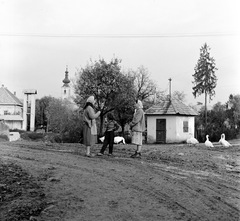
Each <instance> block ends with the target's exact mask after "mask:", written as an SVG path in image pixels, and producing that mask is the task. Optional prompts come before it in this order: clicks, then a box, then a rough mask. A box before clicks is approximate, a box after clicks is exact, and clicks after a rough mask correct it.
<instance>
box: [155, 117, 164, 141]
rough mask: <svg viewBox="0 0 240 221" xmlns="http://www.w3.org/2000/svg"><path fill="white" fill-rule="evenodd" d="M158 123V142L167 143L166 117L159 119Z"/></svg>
mask: <svg viewBox="0 0 240 221" xmlns="http://www.w3.org/2000/svg"><path fill="white" fill-rule="evenodd" d="M156 124H157V125H156V128H157V129H156V143H166V119H157V120H156Z"/></svg>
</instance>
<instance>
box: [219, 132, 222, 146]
mask: <svg viewBox="0 0 240 221" xmlns="http://www.w3.org/2000/svg"><path fill="white" fill-rule="evenodd" d="M222 140H223V134H221V139H220V140H219V141H218V143H220V144H222ZM222 145H223V144H222Z"/></svg>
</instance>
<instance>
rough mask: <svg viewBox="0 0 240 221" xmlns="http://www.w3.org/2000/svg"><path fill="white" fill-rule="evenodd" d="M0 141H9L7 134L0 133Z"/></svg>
mask: <svg viewBox="0 0 240 221" xmlns="http://www.w3.org/2000/svg"><path fill="white" fill-rule="evenodd" d="M0 141H9V138H8V136H7V135H5V134H1V135H0Z"/></svg>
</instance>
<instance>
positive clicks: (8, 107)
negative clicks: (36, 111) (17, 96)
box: [0, 105, 22, 116]
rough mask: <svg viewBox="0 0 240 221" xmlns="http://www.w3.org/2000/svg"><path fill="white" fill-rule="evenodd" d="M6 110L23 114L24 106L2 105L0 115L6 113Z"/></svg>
mask: <svg viewBox="0 0 240 221" xmlns="http://www.w3.org/2000/svg"><path fill="white" fill-rule="evenodd" d="M4 111H8V112H9V113H10V114H16V113H18V112H19V113H20V116H22V107H20V106H16V105H0V115H4Z"/></svg>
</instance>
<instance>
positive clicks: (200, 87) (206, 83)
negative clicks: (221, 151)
mask: <svg viewBox="0 0 240 221" xmlns="http://www.w3.org/2000/svg"><path fill="white" fill-rule="evenodd" d="M209 51H210V47H209V46H208V45H207V43H205V44H204V45H203V46H202V47H201V48H200V58H199V59H198V62H197V65H196V66H195V68H194V71H195V73H194V74H193V75H192V76H193V78H194V81H193V82H192V83H193V84H194V87H193V88H192V89H193V95H194V97H195V98H196V96H199V95H201V94H204V95H205V127H206V126H207V96H209V99H210V100H211V99H212V96H214V95H215V91H214V89H215V87H216V86H217V77H216V75H215V71H216V70H217V68H216V65H215V59H214V58H213V57H210V52H209Z"/></svg>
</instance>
